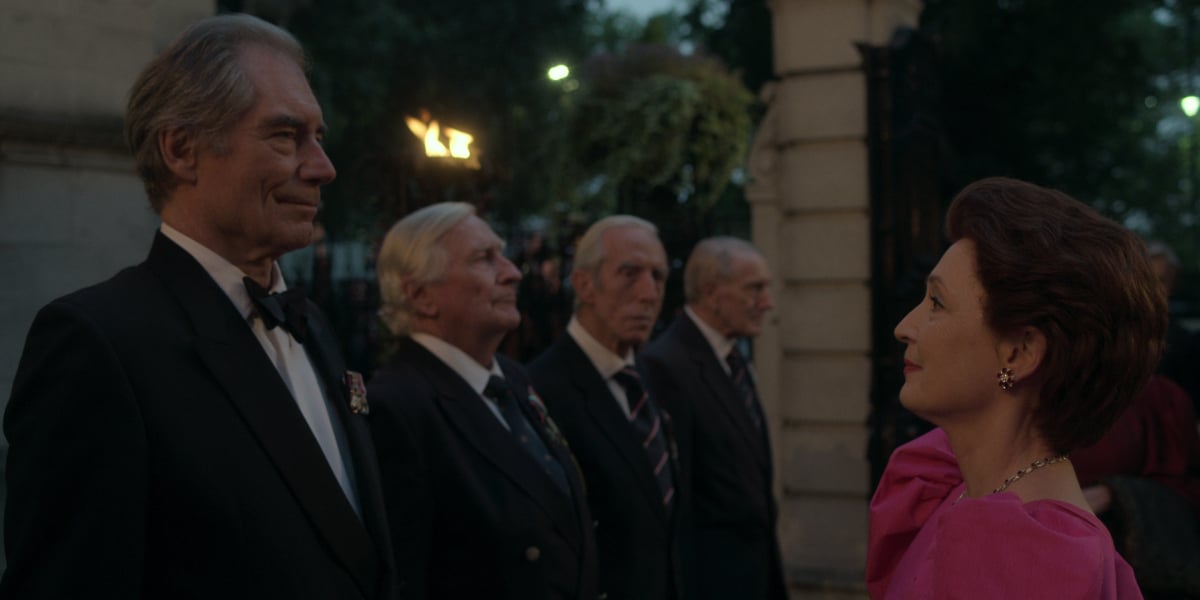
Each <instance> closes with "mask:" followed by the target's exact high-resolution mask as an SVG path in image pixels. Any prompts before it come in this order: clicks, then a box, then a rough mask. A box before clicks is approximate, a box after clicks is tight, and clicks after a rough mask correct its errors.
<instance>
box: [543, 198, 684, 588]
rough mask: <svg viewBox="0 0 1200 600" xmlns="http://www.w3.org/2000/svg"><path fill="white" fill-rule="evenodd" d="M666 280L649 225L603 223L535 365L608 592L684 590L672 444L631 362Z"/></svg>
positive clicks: (578, 257)
mask: <svg viewBox="0 0 1200 600" xmlns="http://www.w3.org/2000/svg"><path fill="white" fill-rule="evenodd" d="M666 278H667V255H666V252H664V251H663V246H662V243H661V242H659V239H658V232H657V229H656V228H655V227H654V225H652V224H650V223H649V222H647V221H644V220H642V219H639V218H637V217H633V216H628V215H616V216H611V217H607V218H604V219H601V220H600V221H598V222H596V223H595V224H594V225H592V226H591V228H589V229H588V231H587V232H586V233H585V234H584V235H583V238H581V239H580V241H579V246H578V249H577V250H576V253H575V265H574V272H573V273H572V275H571V283H572V285H573V287H574V289H575V314H574V316H573V317H572V319H571V321H570V323H568V325H567V332H566V335H563V336H562V337H560V338H559V339H558V341H557V342H555V343H554V345H553V346H551V347H550V348H549V349H548V350H547V351H546V352H545V353H543V354H542V355H541V356H539V357H538V358H537V359H536V360H535V361H534V362H533V363H532V364H531V365H530V367H529V374H530V377H532V378H533V383H534V387H536V388H537V389H538V391H539V392H540V393H541V395H542V397H543V398H545V399H546V405H547V408H548V410H549V411H550V415H551V416H552V417H554V420H555V421H556V422H557V423H558V424H559V425H560V426H561V427H562V430H563V432H564V433H565V434H566V436H567V439H569V440H571V447H572V449H573V450H574V452H575V456H576V457H577V458H578V459H579V464H580V467H581V468H582V469H583V474H584V477H585V478H586V479H587V482H588V504H589V506H590V507H591V509H592V514H593V516H595V517H596V521H597V525H596V545H597V547H598V549H599V555H600V592H601V594H602V595H605V594H607V596H608V597H609V598H613V599H617V598H620V599H624V600H634V599H644V600H650V599H654V600H663V599H665V598H679V597H680V595H681V592H682V589H681V582H682V580H681V579H680V566H679V555H678V533H679V515H680V512H681V511H680V510H679V506H680V504H681V494H680V488H679V487H678V484H677V480H678V479H679V474H678V472H677V466H678V465H677V461H676V460H675V456H674V448H675V442H674V439H673V438H672V436H671V429H670V421H669V418H668V417H667V415H666V413H665V412H663V410H662V408H661V406H659V404H658V402H657V400H656V399H655V398H654V397H653V396H651V395H650V394H647V393H646V392H645V388H644V386H643V385H642V382H641V376H640V375H639V374H638V372H637V367H636V364H635V362H634V350H635V349H636V348H637V347H638V346H640V345H641V344H642V343H644V342H645V341H646V340H647V339H648V338H649V337H650V332H651V331H652V330H653V327H654V322H655V320H657V318H658V312H659V310H660V309H661V308H662V301H663V287H664V283H665V282H666Z"/></svg>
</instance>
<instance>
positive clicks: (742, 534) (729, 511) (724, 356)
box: [640, 237, 787, 600]
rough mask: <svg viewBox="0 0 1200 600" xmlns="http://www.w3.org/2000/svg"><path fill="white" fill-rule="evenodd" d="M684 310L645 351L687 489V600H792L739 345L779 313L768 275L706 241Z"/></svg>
mask: <svg viewBox="0 0 1200 600" xmlns="http://www.w3.org/2000/svg"><path fill="white" fill-rule="evenodd" d="M683 277H684V282H683V287H684V295H685V297H686V299H687V305H686V306H685V307H684V311H683V314H681V315H679V316H678V317H676V318H675V320H674V321H673V322H672V323H671V325H670V327H668V328H667V330H666V331H664V332H663V334H662V335H661V336H659V337H658V338H657V339H656V340H655V341H654V342H652V343H651V344H650V345H649V346H647V348H646V350H645V351H644V352H643V353H642V355H641V357H640V359H641V360H642V361H643V363H644V370H645V374H646V381H647V384H648V387H649V389H650V393H651V395H653V396H654V397H656V398H659V399H660V400H661V401H662V403H663V406H664V407H665V408H666V410H667V412H668V413H670V415H671V417H672V419H673V421H674V424H675V431H676V436H677V439H678V440H679V454H680V462H681V463H682V466H683V472H684V484H683V486H682V487H683V488H684V489H686V490H688V491H689V492H690V496H691V498H690V510H691V519H690V531H687V532H685V534H684V535H685V536H687V537H685V538H684V542H683V543H682V548H683V557H684V576H685V578H686V580H687V581H686V584H685V585H686V587H685V590H686V594H687V597H689V598H711V599H713V600H721V599H726V598H755V599H756V600H757V599H763V600H782V599H783V598H786V597H787V588H786V585H785V584H784V576H783V567H782V560H781V558H780V553H779V540H778V532H777V530H776V523H777V519H778V516H779V511H778V507H777V505H776V503H775V497H774V494H773V490H772V485H773V482H772V478H773V467H772V459H771V442H770V439H769V437H768V435H767V426H766V419H765V415H764V414H763V411H762V405H761V403H760V402H759V397H758V391H757V384H756V382H755V375H754V373H753V369H752V368H751V366H750V364H749V361H748V360H747V358H746V356H745V354H743V350H742V348H741V347H740V345H742V344H744V343H745V342H747V341H748V340H750V339H753V338H755V337H757V336H758V335H759V334H760V333H762V329H763V322H764V321H765V319H766V315H767V313H768V312H770V311H771V310H772V309H773V308H774V306H775V305H774V300H773V299H772V296H771V290H770V285H771V269H770V267H768V266H767V260H766V258H765V257H763V255H762V253H761V252H759V250H758V248H756V247H754V245H753V244H751V243H749V242H747V241H745V240H741V239H738V238H733V237H713V238H707V239H704V240H701V241H700V243H698V244H696V247H695V249H693V250H692V254H691V256H690V257H689V258H688V261H687V265H686V266H685V267H684V274H683Z"/></svg>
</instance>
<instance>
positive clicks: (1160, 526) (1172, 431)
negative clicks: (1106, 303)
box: [1071, 241, 1200, 598]
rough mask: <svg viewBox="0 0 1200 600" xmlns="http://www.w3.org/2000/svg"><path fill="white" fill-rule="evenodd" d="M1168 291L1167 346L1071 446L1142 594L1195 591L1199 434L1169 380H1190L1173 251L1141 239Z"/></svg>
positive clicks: (1199, 567)
mask: <svg viewBox="0 0 1200 600" xmlns="http://www.w3.org/2000/svg"><path fill="white" fill-rule="evenodd" d="M1146 250H1147V254H1148V256H1149V258H1150V266H1151V268H1152V269H1153V270H1154V274H1155V275H1156V276H1157V277H1158V280H1159V283H1160V284H1161V286H1162V292H1163V294H1164V296H1166V298H1167V310H1168V326H1167V337H1166V351H1165V353H1164V356H1163V360H1162V362H1161V364H1160V367H1161V368H1160V374H1156V375H1155V376H1153V377H1152V378H1151V379H1150V382H1149V383H1148V384H1147V385H1146V389H1145V390H1143V391H1142V393H1141V394H1139V395H1138V397H1137V399H1136V400H1135V401H1134V402H1133V404H1131V405H1130V406H1129V408H1128V409H1126V410H1125V412H1124V413H1123V414H1122V415H1121V417H1120V418H1119V419H1118V420H1117V422H1116V424H1114V425H1113V428H1112V429H1111V430H1110V431H1109V432H1108V433H1107V434H1105V435H1104V437H1103V438H1101V439H1100V441H1098V442H1096V443H1095V444H1093V445H1091V446H1088V447H1086V448H1081V449H1079V450H1076V451H1074V452H1073V453H1072V454H1071V461H1072V463H1074V465H1075V473H1076V475H1077V476H1078V477H1079V484H1080V485H1081V486H1083V493H1084V496H1085V497H1086V498H1087V501H1088V504H1089V505H1090V506H1091V508H1092V511H1093V512H1095V513H1096V515H1098V516H1099V517H1100V519H1101V520H1102V521H1103V522H1104V524H1105V525H1107V526H1108V528H1109V531H1110V532H1111V533H1112V536H1113V541H1114V543H1115V544H1116V546H1117V549H1118V550H1119V551H1120V552H1121V554H1122V556H1124V557H1125V559H1126V560H1128V561H1129V563H1130V564H1131V565H1132V566H1133V569H1134V572H1135V573H1136V574H1137V578H1138V583H1139V585H1140V586H1141V588H1142V592H1143V593H1144V594H1146V596H1147V597H1148V598H1177V597H1197V596H1200V436H1198V435H1197V430H1196V413H1195V410H1194V406H1193V398H1191V397H1189V394H1188V393H1187V392H1186V391H1184V389H1183V388H1181V387H1180V386H1179V385H1177V384H1176V383H1175V381H1173V380H1172V378H1173V377H1180V378H1183V379H1186V380H1188V381H1194V380H1195V374H1194V373H1192V372H1191V371H1195V370H1196V367H1197V366H1200V365H1197V364H1196V363H1195V361H1190V360H1188V358H1187V352H1189V351H1191V349H1192V344H1193V341H1192V337H1193V334H1191V333H1189V332H1188V331H1187V330H1186V329H1184V328H1183V327H1182V326H1181V325H1180V323H1179V321H1178V319H1177V318H1176V317H1177V315H1178V307H1177V306H1175V305H1173V303H1172V298H1173V292H1174V290H1175V284H1176V283H1177V281H1178V276H1179V258H1178V257H1177V256H1176V255H1175V252H1173V251H1172V250H1171V248H1170V247H1168V246H1167V245H1166V244H1164V243H1162V242H1157V241H1151V242H1147V244H1146Z"/></svg>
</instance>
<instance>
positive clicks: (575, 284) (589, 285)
mask: <svg viewBox="0 0 1200 600" xmlns="http://www.w3.org/2000/svg"><path fill="white" fill-rule="evenodd" d="M571 287H572V288H574V290H575V297H576V298H579V303H580V304H591V303H592V302H593V300H594V299H595V296H596V282H595V281H593V280H592V273H591V272H590V271H588V270H587V269H576V270H575V271H572V272H571Z"/></svg>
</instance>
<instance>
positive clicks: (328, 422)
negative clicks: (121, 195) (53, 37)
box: [0, 15, 395, 600]
mask: <svg viewBox="0 0 1200 600" xmlns="http://www.w3.org/2000/svg"><path fill="white" fill-rule="evenodd" d="M324 131H325V126H324V123H323V120H322V116H321V108H320V106H319V105H318V104H317V101H316V99H315V98H314V97H313V94H312V92H311V91H310V89H309V86H308V82H307V79H306V76H305V59H304V55H303V51H302V50H301V48H300V45H299V44H298V43H297V42H296V40H295V39H294V38H292V36H291V35H289V34H288V33H286V32H284V31H283V30H281V29H279V28H277V27H275V26H273V25H270V24H267V23H265V22H263V21H260V20H258V19H256V18H253V17H249V16H245V15H226V16H219V17H213V18H209V19H205V20H202V21H200V22H198V23H197V24H195V25H194V26H192V27H191V28H189V29H188V30H187V31H186V32H184V33H183V35H182V36H181V37H180V38H178V39H177V40H175V42H173V43H172V44H171V45H170V46H168V47H167V48H166V49H165V50H164V51H163V52H162V54H161V55H159V56H158V58H156V59H154V61H153V62H151V64H150V65H149V66H148V67H147V68H146V69H145V70H144V71H143V72H142V74H141V76H140V77H139V78H138V80H137V82H136V83H135V84H134V87H133V90H132V93H131V94H130V100H129V106H128V111H127V113H126V134H127V137H128V139H129V142H130V145H131V146H132V148H133V151H134V153H135V155H136V161H137V166H138V171H139V172H140V173H141V175H142V178H143V180H144V182H145V186H146V190H147V192H148V194H149V196H150V202H151V205H152V206H153V207H154V209H155V210H156V211H157V212H158V213H159V214H160V215H161V217H162V228H161V230H160V231H159V233H158V234H157V235H156V236H155V238H154V242H153V245H152V246H151V248H150V254H149V257H148V258H147V259H146V261H145V262H144V263H142V264H140V265H138V266H135V267H132V268H130V269H126V270H125V271H122V272H121V273H119V274H117V275H116V276H115V277H113V278H112V279H110V280H108V281H106V282H104V283H101V284H99V285H96V286H94V287H90V288H87V289H84V290H81V291H79V292H76V293H73V294H70V295H68V296H65V297H63V298H60V299H58V300H55V301H53V302H51V303H50V304H49V305H47V306H46V307H45V308H43V309H42V310H41V312H39V313H38V316H37V318H36V320H35V321H34V323H33V326H32V329H31V330H30V332H29V337H28V339H27V341H26V345H25V351H24V354H23V355H22V357H21V363H20V366H19V368H18V370H17V375H16V379H15V381H14V384H13V393H12V397H11V399H10V401H9V406H8V410H7V412H6V414H5V420H4V428H5V433H6V434H7V436H8V439H9V441H10V443H11V450H10V453H9V459H8V485H9V489H8V506H7V509H6V512H5V529H6V531H5V543H6V548H7V552H8V570H7V572H6V573H5V574H4V579H3V581H2V582H0V596H3V597H5V598H33V597H37V598H123V599H131V598H221V599H228V598H314V599H317V598H320V599H326V598H372V599H375V598H377V599H381V600H382V599H385V598H392V597H393V596H394V592H395V590H394V586H393V584H392V580H393V575H394V574H393V572H392V570H391V566H390V565H391V559H392V552H391V548H390V546H389V538H388V536H387V525H386V520H385V518H384V514H383V506H382V495H381V490H380V482H379V475H378V469H377V468H376V464H375V456H374V449H373V448H372V446H371V443H370V437H369V433H368V431H367V428H366V424H365V423H363V422H361V417H360V416H357V415H356V414H354V413H355V412H356V411H359V410H361V408H362V402H361V401H362V398H361V394H359V393H358V392H357V391H352V390H350V389H348V388H347V386H346V385H345V382H347V381H350V382H354V381H356V378H355V377H354V375H353V374H348V373H347V372H346V371H345V368H344V366H343V365H342V362H341V359H340V357H339V356H338V353H337V350H336V347H335V346H334V344H333V336H332V334H331V332H330V331H329V329H328V325H327V324H326V322H325V320H324V319H323V318H322V316H321V315H320V314H319V313H318V312H317V310H316V307H315V305H312V304H310V303H307V302H306V301H305V299H304V298H303V296H298V295H296V293H295V292H294V291H292V290H286V288H287V286H286V284H285V282H284V281H283V278H282V276H281V275H280V271H279V266H278V265H277V264H276V259H277V258H278V257H279V256H280V255H282V254H283V253H285V252H287V251H289V250H292V249H295V248H299V247H302V246H304V245H305V244H307V243H308V242H309V239H310V237H311V235H312V232H313V220H314V217H315V216H316V214H317V206H318V203H319V201H320V188H321V186H322V185H324V184H326V183H329V182H330V181H331V180H332V179H333V178H334V168H333V165H332V164H330V162H329V158H328V157H326V156H325V152H324V151H323V150H322V149H321V138H322V136H323V135H324ZM268 290H269V292H268ZM355 388H356V390H360V389H361V386H355Z"/></svg>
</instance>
